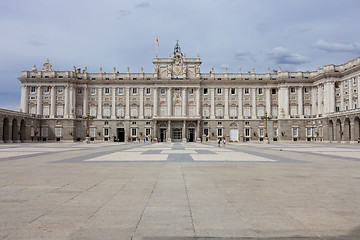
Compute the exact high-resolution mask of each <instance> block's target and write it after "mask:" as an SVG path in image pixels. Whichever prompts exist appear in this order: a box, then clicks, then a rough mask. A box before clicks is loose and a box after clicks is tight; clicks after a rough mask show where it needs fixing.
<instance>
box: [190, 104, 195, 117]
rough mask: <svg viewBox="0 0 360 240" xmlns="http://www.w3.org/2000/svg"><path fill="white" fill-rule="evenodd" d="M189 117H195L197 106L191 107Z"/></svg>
mask: <svg viewBox="0 0 360 240" xmlns="http://www.w3.org/2000/svg"><path fill="white" fill-rule="evenodd" d="M189 117H195V106H190V107H189Z"/></svg>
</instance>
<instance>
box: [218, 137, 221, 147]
mask: <svg viewBox="0 0 360 240" xmlns="http://www.w3.org/2000/svg"><path fill="white" fill-rule="evenodd" d="M220 143H221V138H219V140H218V147H220Z"/></svg>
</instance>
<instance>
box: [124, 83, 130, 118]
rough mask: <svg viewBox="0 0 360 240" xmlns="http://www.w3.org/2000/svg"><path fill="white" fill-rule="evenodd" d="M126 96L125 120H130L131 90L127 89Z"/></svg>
mask: <svg viewBox="0 0 360 240" xmlns="http://www.w3.org/2000/svg"><path fill="white" fill-rule="evenodd" d="M125 96H126V99H125V101H126V105H125V119H129V118H130V88H129V87H126V88H125Z"/></svg>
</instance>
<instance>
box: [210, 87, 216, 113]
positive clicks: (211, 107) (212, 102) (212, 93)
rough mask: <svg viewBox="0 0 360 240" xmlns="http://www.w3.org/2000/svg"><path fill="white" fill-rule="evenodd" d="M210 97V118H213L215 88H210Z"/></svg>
mask: <svg viewBox="0 0 360 240" xmlns="http://www.w3.org/2000/svg"><path fill="white" fill-rule="evenodd" d="M210 98H211V106H210V119H215V89H214V88H210Z"/></svg>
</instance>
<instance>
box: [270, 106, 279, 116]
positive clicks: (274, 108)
mask: <svg viewBox="0 0 360 240" xmlns="http://www.w3.org/2000/svg"><path fill="white" fill-rule="evenodd" d="M271 115H272V116H273V117H275V118H276V117H277V115H278V108H277V107H272V108H271Z"/></svg>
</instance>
